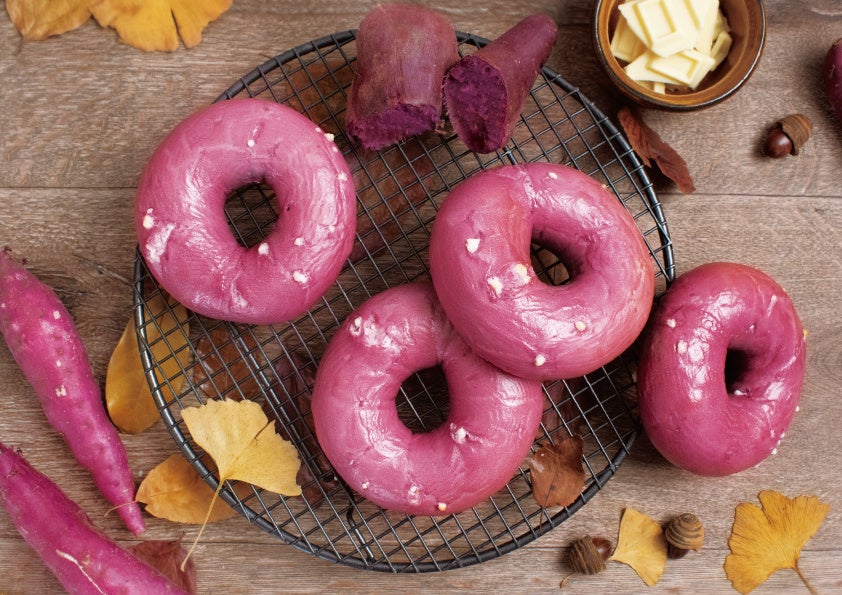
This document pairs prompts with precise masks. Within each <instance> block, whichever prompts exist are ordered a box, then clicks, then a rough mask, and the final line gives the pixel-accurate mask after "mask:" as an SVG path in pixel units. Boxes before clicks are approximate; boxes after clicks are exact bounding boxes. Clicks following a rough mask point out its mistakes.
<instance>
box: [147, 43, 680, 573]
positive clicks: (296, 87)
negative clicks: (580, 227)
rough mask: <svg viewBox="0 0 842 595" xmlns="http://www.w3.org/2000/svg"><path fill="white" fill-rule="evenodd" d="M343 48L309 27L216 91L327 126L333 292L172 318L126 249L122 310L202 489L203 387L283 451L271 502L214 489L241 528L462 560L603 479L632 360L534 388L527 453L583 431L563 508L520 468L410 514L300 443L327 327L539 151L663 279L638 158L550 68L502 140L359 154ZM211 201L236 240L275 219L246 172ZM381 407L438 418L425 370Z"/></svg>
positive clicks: (421, 273)
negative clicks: (447, 204)
mask: <svg viewBox="0 0 842 595" xmlns="http://www.w3.org/2000/svg"><path fill="white" fill-rule="evenodd" d="M457 37H458V42H459V50H460V53H461V54H463V55H465V54H469V53H472V52H474V51H476V49H477V48H479V47H482V46H483V45H485V44H486V43H487V40H485V39H482V38H479V37H476V36H473V35H470V34H465V33H458V34H457ZM355 51H356V47H355V41H354V31H346V32H342V33H337V34H333V35H329V36H326V37H323V38H321V39H318V40H315V41H312V42H310V43H306V44H303V45H301V46H298V47H295V48H293V49H291V50H289V51H286V52H284V53H283V54H280V55H278V56H277V57H275V58H273V59H271V60H269V61H267V62H265V63H263V64H262V65H260V66H258V67H257V68H256V69H254V70H253V71H252V72H250V73H248V74H247V75H245V76H244V77H243V78H242V79H240V80H239V81H237V82H236V83H235V84H233V85H232V86H231V87H230V88H229V89H228V90H226V91H225V92H224V93H223V94H222V95H221V96H220V97H219V98H218V99H217V100H218V101H219V100H225V99H230V98H233V97H237V96H250V97H260V98H265V99H271V100H274V101H277V102H279V103H284V104H287V105H289V106H291V107H293V108H295V109H297V110H299V111H301V112H302V113H304V114H305V115H307V116H308V117H309V118H310V119H312V120H313V121H314V122H315V123H316V124H318V125H319V126H321V127H322V129H323V130H324V131H325V132H329V133H332V134H334V136H335V140H336V142H337V144H338V146H339V148H340V149H341V151H342V153H343V155H344V157H345V158H346V160H347V162H348V164H349V166H350V169H351V171H352V174H353V177H354V182H355V184H356V188H357V200H358V220H357V236H356V240H355V243H354V248H353V251H352V254H351V256H350V257H349V259H348V261H347V263H346V265H345V267H344V269H343V270H342V272H341V273H340V275H339V277H338V279H337V280H336V282H335V283H334V285H333V286H332V288H331V289H330V290H329V291H328V292H327V293H326V294H325V295H324V296H323V297H322V298H321V299H320V301H319V302H318V303H317V304H316V305H314V306H313V307H312V308H311V309H310V310H309V311H308V312H306V313H305V314H303V315H302V316H300V317H299V318H297V319H295V320H293V321H290V322H289V323H286V324H283V325H276V326H244V325H238V324H233V323H229V322H225V321H219V320H210V319H207V318H203V317H200V316H197V315H196V314H194V313H190V312H188V313H187V314H186V318H184V319H183V322H182V323H180V324H175V325H173V324H172V323H171V322H167V321H171V320H172V314H173V309H174V307H175V306H174V304H173V302H172V301H170V300H169V299H168V298H167V297H166V296H165V295H164V292H163V290H162V289H161V288H160V287H159V286H158V285H157V283H156V281H155V279H154V278H152V277H151V275H150V274H149V272H148V270H147V269H146V267H145V264H144V262H143V259H142V257H141V256H140V255H139V253H138V254H137V256H136V261H135V292H134V294H135V295H134V315H135V322H136V327H137V335H138V341H139V345H140V352H141V359H142V361H143V364H144V367H145V368H146V375H147V379H148V382H149V384H150V387H151V389H152V393H153V395H154V397H155V400H156V402H157V404H158V407H159V409H160V412H161V416H162V418H163V420H164V423H165V424H166V426H167V428H168V430H169V431H170V433H171V435H172V437H173V438H174V439H175V442H176V443H177V445H178V447H179V448H180V449H181V451H182V452H183V454H184V455H185V456H186V457H187V458H188V459H189V460H190V461H191V462H192V463H193V465H194V467H195V468H196V469H197V470H198V471H199V473H200V474H201V475H202V477H204V478H205V480H206V481H207V482H208V483H209V484H210V485H211V487H213V488H214V489H216V488H217V486H218V480H217V476H216V475H215V473H214V471H213V470H212V467H213V466H212V464H211V462H210V461H209V460H208V458H207V456H206V455H205V453H203V452H202V450H201V449H200V448H199V447H198V446H197V445H196V444H195V443H194V442H193V440H192V439H191V437H190V435H189V432H188V431H187V429H186V427H185V426H184V424H183V421H182V419H181V415H180V411H181V410H182V409H183V408H184V407H188V406H194V405H198V404H200V403H203V402H205V401H206V400H208V399H215V398H230V399H251V400H254V401H256V402H258V403H260V404H261V406H262V407H263V409H264V411H265V412H266V413H267V415H268V416H269V418H270V419H273V420H275V421H276V422H277V423H276V427H277V428H278V431H279V433H280V434H281V435H282V436H284V437H285V438H288V439H289V440H291V441H292V443H293V444H294V445H295V446H296V448H297V449H298V453H299V457H300V459H301V463H302V465H301V471H300V472H299V476H298V482H299V484H300V485H301V486H302V490H303V494H302V496H297V497H284V496H280V495H277V494H274V493H269V492H266V491H264V490H262V489H260V488H258V487H256V486H252V485H250V484H243V483H241V482H226V483H225V485H223V486H222V487H221V490H220V495H221V497H222V498H223V499H224V500H225V501H226V502H228V504H230V505H231V506H232V507H234V508H235V509H237V510H238V511H239V512H240V513H242V514H243V515H244V516H245V517H246V518H247V519H248V520H249V521H250V522H251V523H253V524H255V525H257V526H258V527H260V528H261V529H263V530H265V531H267V532H268V533H270V534H272V535H275V536H277V537H278V538H279V539H281V540H282V541H283V542H285V543H288V544H291V545H293V546H294V547H296V548H298V549H301V550H303V551H305V552H308V553H310V554H313V555H316V556H318V557H320V558H324V559H328V560H331V561H335V562H339V563H343V564H346V565H350V566H354V567H359V568H365V569H373V570H381V571H391V572H428V571H442V570H447V569H450V568H457V567H464V566H468V565H471V564H474V563H478V562H483V561H486V560H489V559H492V558H495V557H497V556H500V555H502V554H504V553H507V552H510V551H512V550H514V549H516V548H518V547H521V546H523V545H525V544H527V543H529V542H531V541H533V540H534V539H536V538H537V537H539V536H541V535H542V534H544V533H546V532H547V531H548V530H550V529H551V528H553V527H556V526H558V525H559V524H561V523H562V522H563V521H564V520H566V519H567V518H569V517H570V515H572V514H573V513H574V512H576V511H577V510H579V509H580V508H581V507H582V506H584V505H585V504H586V503H587V502H588V501H589V500H591V499H592V498H593V497H594V495H595V494H596V493H597V492H598V491H599V490H600V489H601V488H602V487H603V486H605V484H606V482H607V481H608V480H609V479H610V478H611V477H612V476H613V475H614V473H615V472H616V471H617V468H618V467H619V466H620V464H621V463H622V461H623V459H624V458H625V456H626V454H627V453H628V451H629V449H630V447H631V445H632V443H633V442H634V439H635V437H636V435H637V432H638V417H637V410H636V392H635V387H634V381H633V378H632V371H633V365H632V358H629V357H628V356H623V357H621V358H618V359H617V360H616V361H614V362H611V363H610V364H608V365H606V366H604V367H602V368H600V369H599V370H596V371H594V372H593V373H591V374H588V375H586V376H585V377H582V378H576V379H570V380H559V381H556V382H551V383H545V411H544V416H543V420H542V423H541V426H540V430H539V432H538V434H537V435H536V438H535V442H534V445H533V450H534V449H537V448H538V447H540V446H541V445H542V444H546V443H550V442H553V441H554V440H557V439H558V438H560V437H562V436H567V435H574V434H578V435H579V436H581V437H582V438H583V440H584V454H583V457H582V464H583V469H584V471H585V475H586V481H585V486H584V489H583V490H582V493H581V495H580V496H579V497H578V498H577V500H576V501H575V502H573V503H572V504H570V505H569V506H566V507H557V508H542V507H540V506H539V505H538V504H537V503H536V501H535V499H534V498H533V497H532V494H531V487H530V479H529V466H528V463H527V461H524V464H523V465H522V466H521V468H520V470H519V471H518V472H517V473H516V474H515V475H514V476H513V477H512V479H511V480H510V481H509V483H508V485H507V486H506V487H505V488H504V489H503V490H501V491H500V492H498V493H497V494H495V495H494V496H493V497H492V498H489V499H488V500H487V501H485V502H482V503H480V504H478V505H477V506H475V507H474V508H473V509H471V510H469V511H465V512H462V513H459V514H455V515H447V516H440V517H411V516H407V515H405V514H397V513H395V512H392V511H387V510H383V509H380V508H379V507H377V506H375V505H374V504H372V503H371V502H369V501H367V500H365V499H363V498H362V497H360V496H359V495H358V494H356V493H355V492H353V491H352V490H351V489H350V488H349V487H347V485H345V484H344V483H343V482H342V480H341V478H339V477H337V476H336V475H335V474H334V472H333V470H332V469H331V467H330V465H329V463H328V462H327V460H326V458H325V457H324V454H323V453H322V452H321V450H320V448H319V445H318V442H317V441H316V439H315V436H314V433H313V430H312V423H311V414H310V408H309V394H310V389H311V387H312V383H313V378H314V374H315V370H316V366H317V364H318V361H319V358H320V356H321V354H322V353H323V351H324V349H325V347H326V346H327V343H328V341H329V340H330V338H331V336H332V334H333V333H334V332H335V330H336V329H337V328H338V326H339V324H340V323H341V321H342V320H343V319H344V318H345V316H347V315H348V314H349V313H350V312H351V311H352V310H353V309H354V308H355V307H357V306H359V305H360V304H361V303H362V302H363V301H364V300H365V299H366V298H368V297H369V296H371V295H374V294H376V293H378V292H380V291H382V290H384V289H386V288H387V287H390V286H393V285H396V284H401V283H407V282H411V281H413V280H417V279H423V278H426V277H427V276H428V272H427V254H428V247H429V231H430V227H431V225H432V222H433V220H434V218H435V214H436V211H437V209H438V207H439V205H440V204H441V202H442V201H443V200H444V198H445V196H446V195H447V192H448V191H449V190H450V189H452V188H453V187H454V186H455V185H456V184H458V183H459V182H460V181H462V180H464V179H465V178H467V177H468V176H470V175H472V174H474V173H476V172H478V171H480V170H483V169H487V168H490V167H495V166H499V165H503V164H511V163H519V162H529V161H550V162H557V163H564V164H567V165H570V166H572V167H576V168H578V169H579V170H582V171H584V172H585V173H587V174H589V175H591V176H593V177H595V178H597V179H599V180H600V181H602V182H603V183H604V184H605V185H606V186H608V187H609V188H610V189H611V190H612V191H613V192H614V193H615V194H616V196H617V198H618V200H620V201H621V202H622V204H623V205H625V207H626V209H627V210H628V211H629V212H630V213H631V215H632V216H633V217H634V219H635V220H636V222H637V224H638V228H639V230H640V232H641V234H642V235H643V237H644V239H645V241H646V243H647V245H648V247H649V251H650V254H651V257H652V263H653V274H654V275H655V277H656V282H657V291H658V293H662V292H663V291H664V289H665V288H666V287H667V286H668V285H669V283H670V282H671V281H672V280H673V278H674V263H673V253H672V244H671V241H670V238H669V233H668V230H667V224H666V221H665V219H664V217H663V214H662V212H661V208H660V205H659V203H658V201H657V198H656V197H655V194H654V192H653V190H652V187H651V184H650V182H649V179H648V177H647V175H646V173H645V172H644V170H643V169H642V165H641V163H640V162H639V160H638V158H637V156H636V155H635V154H634V153H633V151H632V150H631V148H630V147H629V145H628V143H627V142H626V140H625V139H624V138H623V137H622V135H621V134H620V133H619V132H618V130H617V129H616V128H615V127H614V125H613V124H612V123H611V122H610V121H609V120H608V119H607V118H606V116H605V115H603V114H602V113H601V112H600V111H599V110H598V109H597V108H596V107H595V106H594V105H593V104H592V103H591V102H590V101H589V100H588V99H587V98H585V97H584V96H582V94H581V93H580V92H579V91H578V90H577V89H576V88H575V87H573V86H572V85H570V84H569V83H568V82H567V81H566V80H565V79H564V78H562V77H561V76H560V75H559V74H558V73H556V72H553V71H552V70H550V69H549V68H544V69H543V70H542V72H541V74H540V76H539V77H538V80H537V81H536V83H535V86H534V88H533V89H532V91H531V93H530V96H529V98H528V99H527V102H526V104H525V106H524V109H523V112H522V116H521V120H520V122H519V124H518V125H517V127H516V129H515V132H514V134H513V137H512V141H511V142H510V143H509V145H508V146H507V147H505V148H504V149H503V150H501V151H499V152H497V153H494V154H488V155H478V154H475V153H472V152H470V151H468V150H467V149H466V148H465V146H464V145H463V144H462V143H461V141H459V139H458V138H456V136H455V135H454V134H453V133H452V131H451V130H448V129H447V128H446V129H445V130H440V131H436V132H434V133H429V134H426V135H422V136H418V137H414V138H410V139H407V140H405V141H403V142H401V143H398V144H397V145H395V146H392V147H389V148H387V149H385V150H383V151H380V152H367V151H361V150H359V149H358V148H357V147H355V146H352V145H351V144H350V143H349V141H348V139H347V137H346V136H345V135H344V132H343V119H344V110H345V98H346V93H345V92H346V90H347V88H348V86H349V85H350V82H351V79H352V76H353V62H354V58H355ZM445 126H446V124H445ZM225 210H226V215H227V217H228V222H229V226H230V228H231V229H232V231H233V232H234V233H235V235H236V236H237V238H238V240H239V242H240V243H241V244H242V245H244V246H254V245H255V244H257V243H258V242H259V241H260V240H261V239H262V238H263V237H265V236H266V235H267V234H268V233H269V232H270V231H271V229H272V228H273V226H274V224H275V222H276V220H277V218H278V214H277V212H276V208H275V201H274V194H273V191H272V189H271V187H269V186H268V185H265V184H262V183H258V184H253V185H250V186H247V187H244V188H240V189H238V190H236V191H235V192H233V193H232V195H231V196H230V197H229V199H228V201H227V202H226V206H225ZM532 264H533V266H534V267H535V270H536V272H538V274H539V277H540V278H542V280H544V281H545V282H547V283H553V284H559V283H563V282H564V281H565V279H566V278H567V272H566V270H565V268H564V264H563V263H562V262H561V260H560V259H559V258H558V257H557V256H556V255H555V254H553V253H551V252H550V251H548V250H546V249H544V248H542V247H541V246H538V245H534V246H533V252H532ZM162 298H164V299H162ZM182 318H183V316H182ZM348 381H349V382H353V378H349V379H348ZM396 404H397V407H398V410H399V412H400V414H401V419H402V420H403V421H404V422H405V423H406V424H407V425H408V426H409V427H410V428H412V429H413V430H415V431H425V430H428V429H430V428H432V427H435V426H437V425H438V424H441V423H442V422H443V420H444V419H445V418H446V416H447V407H448V405H447V392H446V384H445V383H444V379H443V374H442V373H441V371H440V370H438V369H430V370H423V371H421V372H419V373H417V374H415V375H414V376H413V377H411V378H409V379H407V381H406V382H405V383H404V385H403V386H402V388H401V390H400V393H399V394H398V395H397V397H396Z"/></svg>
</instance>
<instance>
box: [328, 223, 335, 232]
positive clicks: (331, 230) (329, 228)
mask: <svg viewBox="0 0 842 595" xmlns="http://www.w3.org/2000/svg"><path fill="white" fill-rule="evenodd" d="M327 230H328V231H329V232H330V233H333V232H335V231H336V226H335V225H332V224H331V225H328V226H327Z"/></svg>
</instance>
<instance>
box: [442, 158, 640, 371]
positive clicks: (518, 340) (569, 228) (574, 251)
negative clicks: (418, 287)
mask: <svg viewBox="0 0 842 595" xmlns="http://www.w3.org/2000/svg"><path fill="white" fill-rule="evenodd" d="M531 242H536V243H538V244H540V245H542V246H544V247H546V248H548V249H550V250H552V251H553V252H554V253H555V254H556V255H558V256H559V257H560V258H561V260H562V262H563V263H564V265H565V267H566V268H567V270H568V272H569V274H570V279H569V281H567V282H566V283H565V284H563V285H558V286H551V285H549V284H546V283H543V282H541V280H539V279H538V277H537V275H536V273H535V271H534V269H533V267H532V264H531V260H530V244H531ZM430 272H431V275H432V278H433V284H434V286H435V289H436V293H437V294H438V296H439V299H440V301H441V303H442V306H443V308H444V310H445V312H447V315H448V317H449V318H450V320H451V321H452V322H453V325H454V326H455V327H456V329H457V330H458V331H459V333H460V334H461V335H462V336H463V337H464V338H465V341H466V342H467V343H468V344H469V345H470V346H471V348H472V349H473V350H474V351H475V352H476V353H477V355H479V356H481V357H483V358H485V359H487V360H488V361H490V362H491V363H493V364H495V365H496V366H498V367H500V368H502V369H503V370H506V371H507V372H509V373H511V374H514V375H516V376H521V377H524V378H532V379H538V380H549V379H557V378H572V377H576V376H581V375H583V374H586V373H588V372H592V371H594V370H595V369H597V368H599V366H601V365H604V364H606V363H608V362H610V361H611V360H613V359H614V358H615V357H617V356H618V355H620V354H621V353H622V352H623V351H625V350H626V349H627V348H628V347H629V346H630V345H631V344H632V343H633V342H634V340H635V339H636V338H637V336H638V335H639V333H640V331H641V330H642V329H643V326H644V325H645V323H646V319H647V318H648V315H649V312H650V309H651V306H652V300H653V297H654V287H655V278H654V272H653V267H652V263H651V259H650V256H649V252H648V249H647V248H646V244H645V242H644V241H643V237H642V234H641V233H640V231H639V230H638V229H637V226H636V224H635V223H634V221H633V219H632V218H631V216H630V215H629V213H628V212H627V211H626V210H625V208H624V207H623V206H622V205H621V204H620V203H619V201H618V200H617V199H616V198H615V197H614V196H613V195H612V194H610V193H609V192H608V191H607V190H606V189H604V188H603V187H602V186H601V185H600V184H599V182H597V181H596V180H594V179H592V178H590V177H589V176H587V175H585V174H583V173H581V172H579V171H577V170H575V169H573V168H571V167H567V166H563V165H557V164H549V163H530V164H521V165H512V166H501V167H498V168H496V169H492V170H488V171H485V172H482V173H480V174H476V175H474V176H472V177H471V178H469V179H468V180H466V181H464V182H462V183H460V184H459V185H458V186H457V187H456V188H455V189H454V190H453V191H452V192H451V193H450V194H449V195H448V197H447V198H446V199H445V201H444V203H443V205H442V207H441V209H440V210H439V213H438V214H437V216H436V220H435V223H434V225H433V230H432V235H431V239H430Z"/></svg>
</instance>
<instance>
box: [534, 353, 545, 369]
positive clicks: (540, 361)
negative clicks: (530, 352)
mask: <svg viewBox="0 0 842 595" xmlns="http://www.w3.org/2000/svg"><path fill="white" fill-rule="evenodd" d="M534 363H535V366H536V367H538V368H540V367H541V366H543V365H544V364H545V363H547V357H546V356H544V355H542V354H540V353H539V354H538V355H536V356H535V362H534Z"/></svg>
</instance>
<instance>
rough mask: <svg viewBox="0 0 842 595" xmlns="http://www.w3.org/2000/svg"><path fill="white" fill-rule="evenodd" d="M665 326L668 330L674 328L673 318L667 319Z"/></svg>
mask: <svg viewBox="0 0 842 595" xmlns="http://www.w3.org/2000/svg"><path fill="white" fill-rule="evenodd" d="M666 324H667V326H668V327H670V328H675V318H667V323H666Z"/></svg>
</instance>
